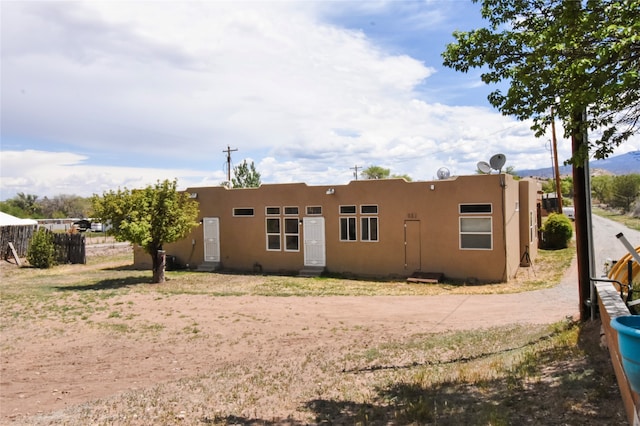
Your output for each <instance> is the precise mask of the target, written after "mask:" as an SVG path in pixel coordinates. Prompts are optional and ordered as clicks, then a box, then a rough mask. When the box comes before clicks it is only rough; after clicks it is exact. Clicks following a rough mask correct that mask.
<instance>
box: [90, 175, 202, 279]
mask: <svg viewBox="0 0 640 426" xmlns="http://www.w3.org/2000/svg"><path fill="white" fill-rule="evenodd" d="M176 186H177V181H175V180H174V181H169V180H165V181H163V182H160V181H158V182H157V183H156V184H155V185H154V186H147V187H146V188H145V189H137V190H131V191H130V190H128V189H126V188H125V189H124V190H120V189H118V191H113V190H112V191H109V192H105V193H104V194H103V195H102V197H100V196H98V195H94V196H93V198H92V204H93V209H94V212H95V217H96V219H97V220H99V221H101V222H102V223H109V224H110V225H111V226H112V229H111V231H110V232H111V233H113V235H114V236H115V238H116V240H117V241H129V242H131V243H133V244H137V245H139V246H140V247H142V248H143V249H144V251H145V252H147V253H148V254H149V255H150V256H151V259H152V264H153V282H154V283H161V282H164V262H163V260H164V259H162V258H161V257H160V255H159V252H160V251H161V250H162V247H163V244H166V243H172V242H174V241H177V240H179V239H181V238H184V237H185V236H186V235H187V234H188V233H189V231H190V230H191V229H192V228H193V227H194V226H197V225H198V223H197V217H198V212H199V208H198V204H197V203H196V202H195V201H194V200H192V199H190V198H189V194H188V193H186V192H178V191H177V190H176Z"/></svg>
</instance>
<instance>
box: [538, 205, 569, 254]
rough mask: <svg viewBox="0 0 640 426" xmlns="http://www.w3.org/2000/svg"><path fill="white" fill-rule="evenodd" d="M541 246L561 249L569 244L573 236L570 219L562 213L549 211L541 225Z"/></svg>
mask: <svg viewBox="0 0 640 426" xmlns="http://www.w3.org/2000/svg"><path fill="white" fill-rule="evenodd" d="M542 232H543V234H544V237H543V247H544V248H546V249H552V250H556V249H563V248H567V247H568V246H569V241H571V237H572V236H573V226H572V225H571V220H569V218H568V217H567V216H565V215H563V214H559V213H551V214H550V215H549V217H548V218H547V220H546V221H545V223H544V225H542Z"/></svg>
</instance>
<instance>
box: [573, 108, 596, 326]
mask: <svg viewBox="0 0 640 426" xmlns="http://www.w3.org/2000/svg"><path fill="white" fill-rule="evenodd" d="M585 116H586V112H585V111H584V109H579V108H576V109H575V110H574V112H573V114H572V126H573V128H572V129H571V147H572V151H573V157H574V159H573V162H574V163H573V204H574V207H575V215H576V220H575V227H576V257H577V260H578V297H579V304H580V305H579V308H580V319H581V320H582V321H586V320H587V319H589V318H591V319H593V317H592V314H593V308H594V307H593V306H590V304H589V302H590V303H591V304H593V297H592V294H591V286H592V284H591V270H592V267H593V265H592V258H593V257H592V256H593V243H592V241H591V194H590V193H589V192H590V187H591V186H590V185H589V148H588V141H587V131H586V124H585Z"/></svg>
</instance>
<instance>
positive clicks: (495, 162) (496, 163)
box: [489, 154, 507, 172]
mask: <svg viewBox="0 0 640 426" xmlns="http://www.w3.org/2000/svg"><path fill="white" fill-rule="evenodd" d="M506 162H507V157H505V155H504V154H496V155H494V156H493V157H491V159H490V160H489V164H491V168H493V169H495V170H498V171H499V172H502V166H504V163H506Z"/></svg>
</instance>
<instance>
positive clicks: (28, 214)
mask: <svg viewBox="0 0 640 426" xmlns="http://www.w3.org/2000/svg"><path fill="white" fill-rule="evenodd" d="M37 200H38V196H37V195H33V194H25V193H24V192H19V193H18V194H16V196H15V197H13V198H9V199H8V200H6V201H3V202H2V211H3V212H5V213H8V214H10V215H12V216H16V217H21V218H36V217H40V206H39V204H38V201H37Z"/></svg>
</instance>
